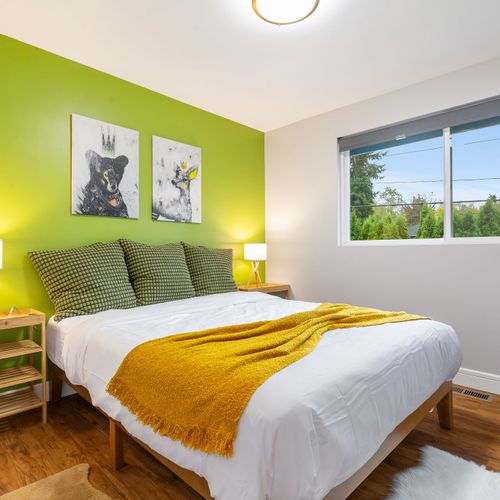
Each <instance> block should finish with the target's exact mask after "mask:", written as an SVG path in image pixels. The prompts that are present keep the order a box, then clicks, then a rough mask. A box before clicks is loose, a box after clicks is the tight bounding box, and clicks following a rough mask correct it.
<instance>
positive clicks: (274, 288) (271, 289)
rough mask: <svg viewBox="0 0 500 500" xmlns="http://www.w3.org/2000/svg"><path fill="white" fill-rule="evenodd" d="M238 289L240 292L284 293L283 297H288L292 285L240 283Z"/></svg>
mask: <svg viewBox="0 0 500 500" xmlns="http://www.w3.org/2000/svg"><path fill="white" fill-rule="evenodd" d="M238 290H239V291H240V292H262V293H269V294H271V295H280V296H281V295H283V298H285V299H287V298H288V292H289V290H290V285H286V284H282V283H262V285H261V286H257V285H238Z"/></svg>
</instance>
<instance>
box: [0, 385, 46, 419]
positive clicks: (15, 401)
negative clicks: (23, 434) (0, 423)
mask: <svg viewBox="0 0 500 500" xmlns="http://www.w3.org/2000/svg"><path fill="white" fill-rule="evenodd" d="M41 406H43V402H42V401H40V399H38V398H37V397H36V395H35V394H34V392H33V391H32V390H31V389H24V390H22V391H16V392H13V393H11V394H6V395H2V397H1V398H0V418H4V417H10V416H11V415H15V414H16V413H21V412H23V411H27V410H33V409H34V408H40V407H41Z"/></svg>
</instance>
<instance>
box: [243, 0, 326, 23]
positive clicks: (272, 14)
mask: <svg viewBox="0 0 500 500" xmlns="http://www.w3.org/2000/svg"><path fill="white" fill-rule="evenodd" d="M318 5H319V0H252V7H253V10H254V11H255V13H256V14H257V15H258V16H259V17H260V18H261V19H262V20H264V21H266V22H267V23H271V24H277V25H278V26H282V25H286V24H295V23H298V22H300V21H303V20H304V19H307V18H308V17H309V16H310V15H311V14H312V13H313V12H314V11H315V10H316V9H317V8H318Z"/></svg>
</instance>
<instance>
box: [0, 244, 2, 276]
mask: <svg viewBox="0 0 500 500" xmlns="http://www.w3.org/2000/svg"><path fill="white" fill-rule="evenodd" d="M2 264H3V240H0V271H1V270H2V267H3V265H2Z"/></svg>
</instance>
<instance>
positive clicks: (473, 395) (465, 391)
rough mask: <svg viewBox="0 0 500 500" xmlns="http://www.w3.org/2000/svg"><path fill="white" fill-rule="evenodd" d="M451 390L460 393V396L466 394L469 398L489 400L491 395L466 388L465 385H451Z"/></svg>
mask: <svg viewBox="0 0 500 500" xmlns="http://www.w3.org/2000/svg"><path fill="white" fill-rule="evenodd" d="M453 392H455V393H457V394H461V395H462V396H467V397H469V398H471V399H479V400H480V401H491V400H492V397H491V395H490V394H488V393H486V392H480V391H475V390H472V389H467V387H460V386H458V385H454V386H453Z"/></svg>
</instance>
